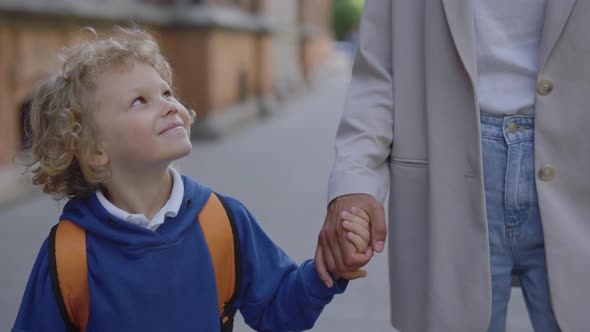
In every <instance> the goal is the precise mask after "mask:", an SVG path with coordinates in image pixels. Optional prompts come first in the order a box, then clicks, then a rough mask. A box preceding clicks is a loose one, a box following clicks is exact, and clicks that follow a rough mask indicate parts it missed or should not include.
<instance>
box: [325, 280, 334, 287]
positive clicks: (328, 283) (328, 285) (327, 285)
mask: <svg viewBox="0 0 590 332" xmlns="http://www.w3.org/2000/svg"><path fill="white" fill-rule="evenodd" d="M324 284H326V287H328V288H332V285H330V282H328V281H326V282H324Z"/></svg>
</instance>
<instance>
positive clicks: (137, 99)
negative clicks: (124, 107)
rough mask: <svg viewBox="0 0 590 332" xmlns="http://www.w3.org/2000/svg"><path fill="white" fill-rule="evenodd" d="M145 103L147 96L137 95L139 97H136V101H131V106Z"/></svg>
mask: <svg viewBox="0 0 590 332" xmlns="http://www.w3.org/2000/svg"><path fill="white" fill-rule="evenodd" d="M145 103H146V101H145V98H143V97H137V98H135V100H134V101H133V102H132V103H131V107H133V106H137V105H141V104H145Z"/></svg>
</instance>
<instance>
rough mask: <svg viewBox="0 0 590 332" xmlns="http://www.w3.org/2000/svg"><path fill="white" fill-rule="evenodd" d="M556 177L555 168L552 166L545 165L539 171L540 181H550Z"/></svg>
mask: <svg viewBox="0 0 590 332" xmlns="http://www.w3.org/2000/svg"><path fill="white" fill-rule="evenodd" d="M554 176H555V168H553V166H551V165H544V166H543V167H541V169H540V170H539V179H541V180H543V181H549V180H551V179H553V177H554Z"/></svg>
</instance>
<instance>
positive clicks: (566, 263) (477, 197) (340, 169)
mask: <svg viewBox="0 0 590 332" xmlns="http://www.w3.org/2000/svg"><path fill="white" fill-rule="evenodd" d="M546 1H547V8H546V17H545V24H544V31H543V37H542V45H541V54H540V57H541V59H540V69H539V75H538V78H539V85H538V87H537V88H538V89H537V90H538V95H537V98H536V124H535V148H536V150H535V152H536V153H535V168H536V172H540V173H539V178H537V190H538V197H539V204H540V209H541V217H542V225H543V229H544V234H545V244H546V254H547V264H548V269H549V281H550V287H551V299H552V302H553V305H554V310H555V314H556V316H557V320H558V322H559V325H560V326H561V328H562V330H563V331H567V332H569V331H575V332H583V331H590V327H589V326H590V151H589V149H590V144H589V143H590V0H546ZM472 12H473V9H472V4H471V0H367V1H366V5H365V11H364V14H363V21H362V25H361V38H360V50H359V51H358V53H357V55H356V58H355V62H354V69H353V79H352V82H351V84H350V90H349V95H348V98H347V101H346V106H345V112H344V115H343V118H342V122H341V124H340V128H339V131H338V136H337V141H336V150H337V158H336V161H335V165H334V168H333V171H332V174H331V177H330V186H329V188H330V192H329V199H330V200H331V199H333V198H334V197H337V196H340V195H343V194H348V193H359V192H361V193H368V194H371V195H373V196H374V197H375V198H377V199H378V200H384V199H385V197H386V194H387V192H388V191H389V194H390V206H389V208H390V220H389V235H388V236H389V237H388V239H389V253H390V281H391V282H390V284H391V313H392V320H393V324H394V326H396V327H397V328H398V329H400V330H401V331H403V332H414V331H418V332H422V331H436V332H446V331H452V332H457V331H459V332H461V331H466V332H479V331H486V330H487V327H488V324H489V320H490V311H491V290H490V285H491V281H490V263H489V247H488V237H487V225H486V212H485V195H484V188H483V179H482V157H481V147H480V126H479V107H478V101H477V95H476V92H475V91H474V82H476V80H477V68H476V53H475V41H474V24H473V14H472ZM549 165H550V166H549ZM543 167H545V168H543ZM549 167H552V168H553V169H554V172H555V173H554V176H553V178H552V179H550V180H541V177H543V176H541V175H543V174H545V175H548V173H543V172H541V170H546V169H549ZM549 175H550V174H549ZM543 178H545V177H543ZM545 179H546V178H545Z"/></svg>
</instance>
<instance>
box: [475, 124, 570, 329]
mask: <svg viewBox="0 0 590 332" xmlns="http://www.w3.org/2000/svg"><path fill="white" fill-rule="evenodd" d="M534 124H535V121H534V117H533V116H527V115H513V116H495V115H489V114H486V113H482V114H481V133H482V149H483V169H484V185H485V197H486V210H487V215H488V230H489V241H490V264H491V274H492V316H491V322H490V327H489V329H488V331H489V332H500V331H505V329H506V313H507V308H508V300H509V299H510V291H511V281H512V274H513V273H514V274H516V275H517V276H518V277H519V279H520V284H521V288H522V292H523V295H524V299H525V301H526V306H527V310H528V312H529V317H530V319H531V322H532V325H533V328H534V330H535V331H536V332H545V331H547V332H554V331H560V329H559V326H558V325H557V321H556V319H555V315H554V313H553V309H552V307H551V299H550V296H549V285H548V280H547V265H546V261H545V244H544V240H543V229H542V227H541V220H540V214H539V204H538V201H537V190H536V185H535V174H536V172H535V167H534Z"/></svg>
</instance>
